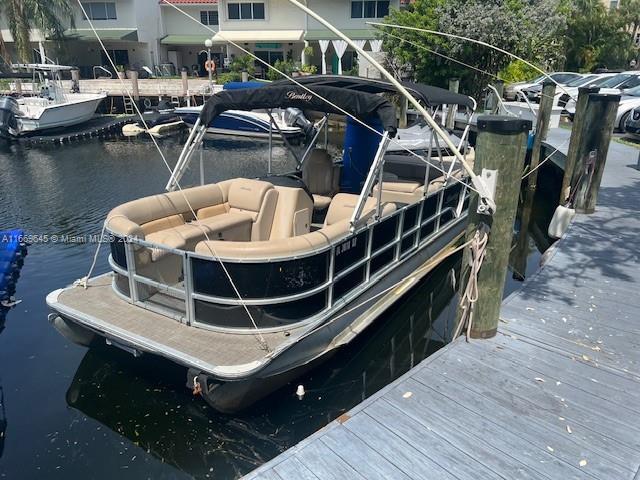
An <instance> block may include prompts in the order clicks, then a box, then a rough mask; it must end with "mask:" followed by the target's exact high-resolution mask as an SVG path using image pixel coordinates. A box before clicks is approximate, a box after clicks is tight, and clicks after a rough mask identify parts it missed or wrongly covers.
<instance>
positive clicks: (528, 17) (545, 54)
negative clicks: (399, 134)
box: [383, 0, 567, 93]
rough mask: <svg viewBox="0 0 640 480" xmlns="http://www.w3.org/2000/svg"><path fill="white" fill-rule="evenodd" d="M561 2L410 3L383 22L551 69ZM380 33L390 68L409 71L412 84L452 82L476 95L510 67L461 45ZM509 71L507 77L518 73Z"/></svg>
mask: <svg viewBox="0 0 640 480" xmlns="http://www.w3.org/2000/svg"><path fill="white" fill-rule="evenodd" d="M566 1H567V0H416V2H415V3H414V4H413V5H411V6H410V7H409V8H407V9H405V10H402V11H393V12H392V13H391V14H390V15H389V17H388V18H387V20H386V22H387V23H389V24H402V25H408V26H412V27H419V28H424V29H429V30H436V31H438V32H442V33H448V34H454V35H460V36H463V37H468V38H471V39H474V40H478V41H481V42H485V43H488V44H491V45H495V46H499V47H500V48H502V49H504V50H507V51H509V52H512V53H514V54H516V55H521V56H523V57H525V58H527V59H528V60H529V61H533V62H535V63H539V64H541V65H543V66H545V67H551V66H555V65H558V64H560V63H561V62H562V60H563V59H564V58H563V48H562V46H563V45H562V37H563V35H564V33H565V31H566V16H565V15H564V11H565V10H566V6H565V2H566ZM384 31H385V34H383V35H384V36H383V40H384V44H385V50H386V51H387V52H391V57H392V58H393V60H392V62H391V63H393V62H394V61H396V62H398V61H399V63H400V64H399V65H395V68H400V69H402V68H405V69H406V67H407V66H410V69H411V70H413V71H414V75H415V77H416V79H417V80H418V81H424V82H427V83H433V84H436V85H441V86H445V85H446V82H447V79H449V78H451V77H458V78H460V79H461V83H462V88H463V89H465V90H466V91H469V92H473V93H477V92H478V91H479V90H480V89H481V88H482V86H483V85H484V84H486V83H487V82H488V81H489V80H490V79H491V78H492V77H493V76H495V75H497V74H498V72H500V71H501V70H503V69H505V68H507V67H508V66H509V64H510V63H512V61H513V59H512V58H511V57H509V56H508V55H505V54H503V53H500V52H497V51H496V50H494V49H491V48H489V47H485V46H482V45H478V44H474V43H472V42H469V41H467V40H462V39H457V38H452V37H444V36H441V35H435V34H427V33H422V32H413V31H407V30H399V29H393V28H392V27H385V29H384ZM424 47H426V48H427V49H429V50H432V51H435V52H437V53H438V54H439V55H438V54H434V53H432V52H429V51H427V50H425V48H424ZM447 57H449V58H447ZM461 63H462V64H461ZM464 64H466V65H471V66H473V67H474V68H475V69H473V68H469V67H468V66H466V65H464ZM390 66H391V68H392V69H393V68H394V65H390ZM516 67H518V66H517V65H516ZM513 68H514V67H512V68H511V71H512V73H518V72H517V71H513ZM516 70H517V69H516ZM523 73H524V72H523ZM526 73H527V74H528V73H529V72H526Z"/></svg>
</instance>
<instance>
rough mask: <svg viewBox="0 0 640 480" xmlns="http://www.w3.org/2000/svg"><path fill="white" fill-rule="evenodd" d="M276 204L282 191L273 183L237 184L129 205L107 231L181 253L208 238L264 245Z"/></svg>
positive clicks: (112, 217) (155, 255)
mask: <svg viewBox="0 0 640 480" xmlns="http://www.w3.org/2000/svg"><path fill="white" fill-rule="evenodd" d="M277 201H278V191H277V190H276V189H275V188H274V187H273V185H272V184H271V183H268V182H263V181H259V180H248V179H244V178H239V179H234V180H227V181H224V182H220V183H218V184H212V185H204V186H201V187H195V188H189V189H184V190H183V191H182V192H169V193H164V194H160V195H153V196H151V197H146V198H142V199H139V200H134V201H133V202H128V203H125V204H124V205H120V206H119V207H117V208H115V209H113V210H112V211H111V212H110V213H109V216H108V217H107V222H108V223H107V226H108V228H109V230H111V231H112V232H113V233H115V234H119V235H124V236H134V237H137V238H141V239H143V240H146V241H148V242H151V243H156V244H158V245H161V246H165V247H169V248H173V249H180V250H193V249H194V247H195V246H196V244H197V243H198V242H200V241H202V240H204V239H206V238H207V237H208V238H210V239H212V240H213V239H215V240H227V241H251V240H266V239H268V238H269V236H270V234H271V226H272V224H273V219H274V215H275V210H276V204H277ZM190 207H191V208H193V210H194V211H195V213H196V216H195V218H194V216H193V213H192V211H191V208H190ZM165 254H166V251H165V250H163V249H161V248H158V249H152V251H151V258H150V259H149V260H151V261H155V260H158V259H159V258H161V257H162V256H163V255H165Z"/></svg>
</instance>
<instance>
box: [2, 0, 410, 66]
mask: <svg viewBox="0 0 640 480" xmlns="http://www.w3.org/2000/svg"><path fill="white" fill-rule="evenodd" d="M405 3H406V1H403V0H306V4H307V5H308V6H309V8H311V9H312V10H314V11H315V12H317V13H318V14H320V15H321V16H322V17H324V18H326V19H328V20H329V21H330V22H331V23H332V24H333V25H334V26H335V27H337V28H338V29H340V30H342V31H344V32H345V33H346V34H347V35H348V36H349V37H350V38H352V39H354V40H358V41H359V43H360V44H361V45H363V46H364V45H366V49H367V50H373V51H377V50H379V45H380V42H379V41H378V42H376V41H375V36H376V35H375V29H374V28H373V27H372V26H371V25H369V24H368V23H367V22H369V21H379V20H381V19H382V18H383V17H384V16H385V15H386V14H387V13H388V12H389V9H390V8H398V7H400V6H401V5H404V4H405ZM82 6H83V7H84V10H85V11H86V16H88V17H89V18H86V17H85V14H84V12H83V11H82V9H81V8H80V6H78V5H76V6H75V7H74V9H75V29H71V28H69V29H68V30H66V31H65V41H64V42H63V46H62V54H61V55H59V56H58V58H60V61H64V62H66V63H71V64H74V65H78V66H79V67H80V69H81V74H82V76H83V77H85V78H90V77H92V76H94V70H95V73H98V70H99V67H100V66H102V67H105V68H109V69H111V68H110V65H109V62H108V59H107V58H106V55H105V54H104V52H103V51H102V47H101V45H100V43H99V42H98V40H97V38H96V35H95V33H94V32H93V30H92V29H91V26H90V24H89V19H91V22H92V23H93V26H94V28H95V29H96V33H97V34H98V35H99V37H100V39H101V40H102V41H103V43H104V45H105V47H106V49H107V51H108V53H109V56H110V57H111V58H112V59H113V60H114V62H115V64H116V65H118V66H123V67H126V68H135V69H138V70H140V69H141V68H142V67H143V66H146V67H148V68H150V69H154V70H155V71H156V72H159V71H164V72H167V73H173V74H177V73H178V71H179V70H180V69H182V68H187V69H188V70H189V71H190V72H191V73H192V74H198V75H206V72H205V70H204V62H205V60H206V58H207V49H206V48H205V45H204V42H205V40H206V39H207V38H212V39H213V47H212V48H211V55H212V57H213V58H214V60H215V61H216V63H217V65H218V68H224V67H225V66H227V65H228V64H229V62H230V61H231V60H232V59H233V57H236V56H241V55H245V54H246V52H250V53H252V54H254V55H256V56H257V57H259V58H260V59H262V60H263V61H265V62H267V63H269V64H272V65H273V64H274V63H275V62H276V61H277V60H282V59H287V58H289V59H293V60H294V61H299V60H301V59H302V57H303V56H305V55H307V54H310V53H311V51H312V52H313V53H312V57H311V58H308V60H310V61H311V62H312V63H313V64H315V65H316V66H317V67H318V71H319V72H321V71H322V66H323V61H322V58H323V50H324V58H325V62H324V64H325V66H326V71H327V72H328V73H331V72H334V73H338V72H339V71H340V70H342V71H343V72H344V71H348V70H350V69H351V68H352V67H354V66H355V63H356V62H355V57H356V56H355V55H354V52H353V51H352V49H351V48H345V47H346V46H345V45H344V44H342V43H341V42H339V41H338V39H337V37H336V35H334V34H333V33H332V32H330V31H329V30H327V29H326V28H325V27H324V26H323V25H322V24H320V23H319V22H317V21H316V20H315V19H313V18H312V17H311V16H309V15H307V14H306V13H305V12H303V11H302V10H300V9H298V8H297V7H295V6H294V5H292V4H291V3H290V2H288V1H287V0H109V1H106V2H102V1H94V0H83V1H82ZM0 30H1V31H2V34H3V38H4V39H5V42H8V43H9V44H10V43H11V41H12V40H11V38H10V35H8V29H7V28H6V27H3V26H2V24H0ZM32 39H33V41H34V42H37V41H38V40H45V39H44V38H42V35H40V34H39V33H38V32H37V31H34V32H32ZM367 41H369V43H367ZM34 47H37V43H35V44H34ZM306 47H311V48H310V49H309V48H306ZM305 49H306V51H305ZM339 59H341V61H339ZM340 67H341V68H340ZM263 70H264V69H263V68H262V67H261V65H260V62H256V72H255V73H256V74H257V75H260V74H263V73H264V71H263Z"/></svg>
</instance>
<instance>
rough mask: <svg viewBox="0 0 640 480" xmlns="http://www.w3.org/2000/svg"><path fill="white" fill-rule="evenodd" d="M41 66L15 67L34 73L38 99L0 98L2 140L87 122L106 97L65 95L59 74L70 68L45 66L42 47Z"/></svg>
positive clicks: (104, 94) (87, 94)
mask: <svg viewBox="0 0 640 480" xmlns="http://www.w3.org/2000/svg"><path fill="white" fill-rule="evenodd" d="M40 55H41V57H42V62H43V63H30V64H16V65H13V66H12V67H13V68H14V69H15V70H27V71H30V72H33V82H34V84H35V83H36V82H37V83H39V84H40V94H39V95H38V96H37V97H21V98H14V97H9V96H5V97H0V136H3V137H5V138H13V137H19V136H21V135H28V134H33V133H36V132H40V131H44V130H50V129H54V128H66V127H70V126H73V125H78V124H80V123H83V122H86V121H87V120H90V119H91V118H92V117H93V115H94V114H95V111H96V109H97V108H98V105H100V102H102V100H104V99H105V98H106V97H107V94H106V93H104V92H102V93H97V94H91V93H78V92H77V91H71V92H68V91H65V89H64V88H63V86H62V82H61V78H60V72H62V71H69V70H71V69H72V67H69V66H63V65H56V64H53V63H46V60H47V57H46V56H45V54H44V49H43V47H42V44H41V45H40Z"/></svg>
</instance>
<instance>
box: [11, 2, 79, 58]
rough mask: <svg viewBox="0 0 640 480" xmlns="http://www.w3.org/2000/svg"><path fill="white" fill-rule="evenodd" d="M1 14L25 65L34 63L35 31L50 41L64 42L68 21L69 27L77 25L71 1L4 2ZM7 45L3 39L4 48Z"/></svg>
mask: <svg viewBox="0 0 640 480" xmlns="http://www.w3.org/2000/svg"><path fill="white" fill-rule="evenodd" d="M0 15H2V16H3V17H4V18H5V20H6V21H7V24H8V25H9V31H10V32H11V36H12V37H13V41H14V42H15V46H16V51H17V54H18V57H19V59H20V61H22V62H29V61H31V41H30V38H29V33H30V31H31V29H38V30H40V31H41V32H43V33H44V34H45V35H46V37H47V38H54V39H60V38H62V33H63V32H64V29H65V23H64V22H65V21H66V19H70V21H69V26H71V27H74V26H75V22H74V21H73V10H72V8H71V4H70V1H69V0H0ZM3 46H4V40H3V39H2V38H0V48H2V47H3ZM5 55H6V49H5ZM5 58H7V57H6V56H5Z"/></svg>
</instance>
